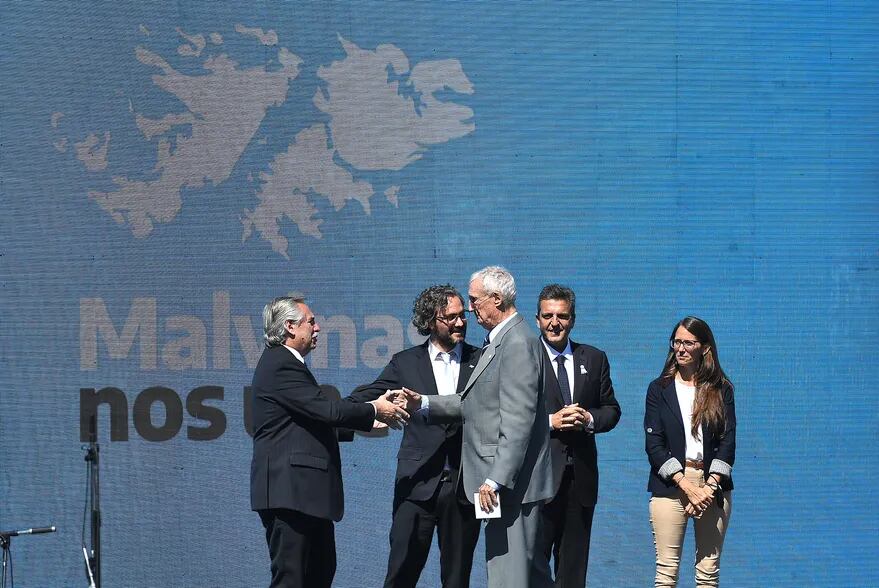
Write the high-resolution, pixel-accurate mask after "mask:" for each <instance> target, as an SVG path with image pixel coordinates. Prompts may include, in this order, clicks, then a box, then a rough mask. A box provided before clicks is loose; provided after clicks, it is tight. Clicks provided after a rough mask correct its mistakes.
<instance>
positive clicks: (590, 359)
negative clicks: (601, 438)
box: [544, 341, 622, 506]
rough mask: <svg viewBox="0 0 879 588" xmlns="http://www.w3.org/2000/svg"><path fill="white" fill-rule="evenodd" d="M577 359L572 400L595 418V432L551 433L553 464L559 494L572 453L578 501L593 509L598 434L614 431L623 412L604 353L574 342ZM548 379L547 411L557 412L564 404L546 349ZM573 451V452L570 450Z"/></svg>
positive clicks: (572, 349)
mask: <svg viewBox="0 0 879 588" xmlns="http://www.w3.org/2000/svg"><path fill="white" fill-rule="evenodd" d="M571 352H572V354H573V358H574V390H573V401H574V402H575V403H578V404H579V405H580V407H581V408H585V409H586V410H588V411H589V413H590V414H591V415H592V418H593V419H594V421H595V422H594V425H595V428H594V429H593V432H592V433H588V432H586V431H550V434H549V436H550V447H551V448H552V465H553V472H554V473H555V480H556V484H557V486H556V492H558V484H561V481H562V470H563V469H564V467H565V464H566V461H567V452H568V451H569V450H570V451H571V453H572V457H573V462H574V486H575V489H576V491H575V495H576V496H577V500H579V501H580V504H582V505H583V506H593V505H595V503H596V501H597V500H598V450H597V448H596V447H595V433H605V432H607V431H610V430H611V429H613V428H614V427H615V426H616V425H617V423H618V422H619V420H620V415H621V414H622V411H621V410H620V404H619V402H617V399H616V397H615V396H614V393H613V383H612V382H611V379H610V364H609V362H608V361H607V355H606V354H605V353H604V351H602V350H600V349H597V348H595V347H592V346H591V345H583V344H581V343H574V342H573V341H571ZM544 361H545V367H544V372H545V374H546V375H545V378H546V412H548V413H549V414H552V413H554V412H558V411H559V410H561V409H562V407H563V406H564V405H565V404H564V400H563V399H562V392H561V389H560V388H559V381H558V379H557V377H556V375H555V370H554V368H553V365H552V360H550V358H549V354H548V353H546V349H544ZM569 448H570V449H569Z"/></svg>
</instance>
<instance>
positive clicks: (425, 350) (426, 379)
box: [418, 340, 439, 395]
mask: <svg viewBox="0 0 879 588" xmlns="http://www.w3.org/2000/svg"><path fill="white" fill-rule="evenodd" d="M429 344H430V342H429V340H428V341H425V342H424V343H423V344H422V345H421V352H420V353H419V358H418V363H419V366H418V368H419V369H418V374H420V375H421V376H422V377H421V381H422V382H423V383H424V384H425V387H424V393H425V394H433V395H437V394H439V391H438V390H437V388H436V379H435V378H434V377H433V358H431V357H430V347H428V345H429Z"/></svg>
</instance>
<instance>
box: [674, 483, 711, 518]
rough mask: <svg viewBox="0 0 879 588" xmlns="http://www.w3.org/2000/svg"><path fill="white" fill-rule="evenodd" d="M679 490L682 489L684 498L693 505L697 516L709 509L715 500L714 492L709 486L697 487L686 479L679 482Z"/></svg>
mask: <svg viewBox="0 0 879 588" xmlns="http://www.w3.org/2000/svg"><path fill="white" fill-rule="evenodd" d="M678 488H680V489H681V491H682V492H683V493H684V496H686V497H687V500H688V501H689V502H690V504H692V505H693V508H694V509H695V511H696V513H697V514H701V513H702V511H704V510H705V509H706V508H708V506H709V505H710V504H711V501H712V500H714V490H712V489H711V488H709V487H708V486H701V487H700V486H697V485H695V484H693V483H692V482H690V481H689V480H687V479H686V478H684V477H681V479H680V480H679V481H678Z"/></svg>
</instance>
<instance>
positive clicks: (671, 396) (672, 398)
mask: <svg viewBox="0 0 879 588" xmlns="http://www.w3.org/2000/svg"><path fill="white" fill-rule="evenodd" d="M662 397H663V398H664V399H665V402H666V404H668V407H669V409H670V410H671V413H672V414H673V415H675V417H677V419H678V422H680V423H681V426H682V427H684V430H685V431H686V430H687V427H686V426H685V425H684V417H683V416H682V415H681V405H680V403H679V402H678V392H677V390H675V381H674V378H672V381H671V383H670V384H668V385H667V386H666V387H665V388H664V389H663V391H662Z"/></svg>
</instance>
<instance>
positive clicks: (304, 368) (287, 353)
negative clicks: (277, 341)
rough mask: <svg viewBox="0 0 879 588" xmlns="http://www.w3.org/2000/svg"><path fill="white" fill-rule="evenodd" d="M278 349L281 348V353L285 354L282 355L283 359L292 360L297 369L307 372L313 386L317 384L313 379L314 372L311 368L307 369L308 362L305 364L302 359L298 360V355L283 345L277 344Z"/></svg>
mask: <svg viewBox="0 0 879 588" xmlns="http://www.w3.org/2000/svg"><path fill="white" fill-rule="evenodd" d="M278 349H280V350H282V351H283V353H284V354H285V355H284V356H283V357H284V358H285V361H290V362H292V363H293V365H295V366H296V368H297V369H301V370H302V371H304V372H305V373H306V374H308V378H309V379H310V380H311V381H312V382H313V383H314V385H315V386H317V379H315V377H314V374H312V373H311V370H310V369H308V364H306V363H305V362H304V361H300V360H299V358H298V357H296V356H295V355H293V352H292V351H290V350H289V349H287V348H286V347H284V346H283V345H281V346H279V347H278Z"/></svg>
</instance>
